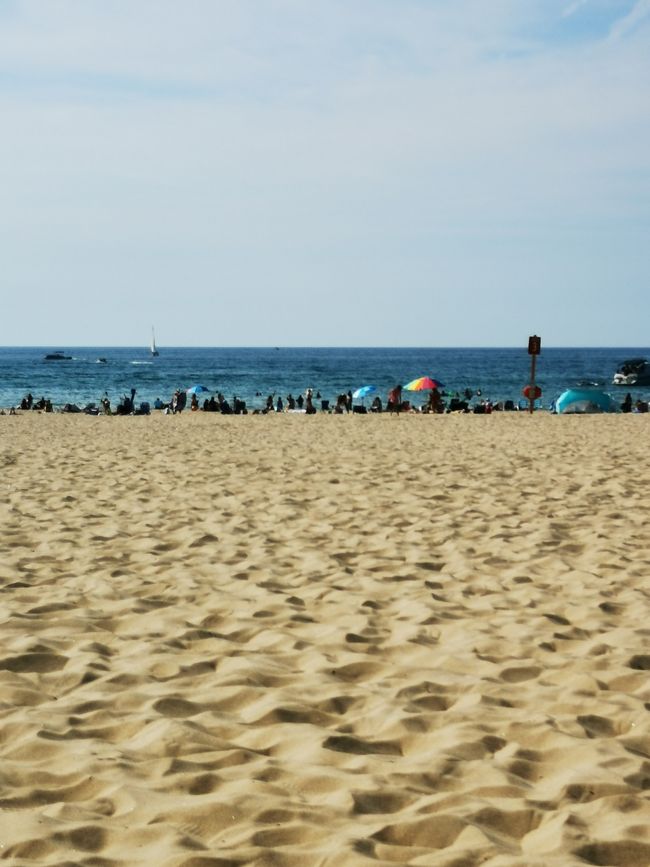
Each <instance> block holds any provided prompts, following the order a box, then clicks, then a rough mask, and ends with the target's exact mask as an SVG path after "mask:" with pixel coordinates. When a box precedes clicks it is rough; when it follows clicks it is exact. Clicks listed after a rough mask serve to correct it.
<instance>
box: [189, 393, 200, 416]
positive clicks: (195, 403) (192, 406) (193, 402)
mask: <svg viewBox="0 0 650 867" xmlns="http://www.w3.org/2000/svg"><path fill="white" fill-rule="evenodd" d="M198 408H199V402H198V400H197V397H196V394H194V393H193V394H192V400H191V401H190V410H191V411H192V412H196V411H197V410H198Z"/></svg>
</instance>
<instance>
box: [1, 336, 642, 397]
mask: <svg viewBox="0 0 650 867" xmlns="http://www.w3.org/2000/svg"><path fill="white" fill-rule="evenodd" d="M57 349H58V350H63V351H64V352H65V354H66V355H70V356H72V358H71V360H69V361H45V360H44V355H45V354H46V353H48V352H52V351H55V350H57ZM634 356H649V357H650V349H647V348H628V349H620V348H617V349H612V348H574V349H571V348H564V349H563V348H551V349H546V348H542V354H541V355H540V356H539V358H538V360H537V377H536V379H537V382H538V384H539V385H540V387H541V388H542V390H543V398H542V402H543V404H544V405H547V404H548V403H550V401H551V400H552V399H553V398H555V397H557V395H558V394H560V393H561V392H562V391H563V390H564V389H565V388H569V387H571V386H575V385H577V384H578V383H582V382H589V383H594V384H599V385H601V386H602V387H603V388H604V390H606V391H608V392H609V393H611V394H612V395H613V396H615V397H616V398H617V399H620V400H622V399H623V397H624V394H625V392H626V391H627V390H628V389H621V388H616V387H613V386H612V385H611V380H612V376H613V374H614V371H615V370H616V367H617V366H618V364H619V363H620V362H621V361H623V360H624V359H626V358H631V357H634ZM98 358H105V359H106V363H100V362H98ZM425 375H426V376H432V377H435V378H436V379H439V380H441V381H442V382H443V383H444V384H445V386H446V390H447V391H451V392H455V391H460V392H462V391H464V390H465V389H466V388H469V389H471V390H472V391H473V392H476V391H480V392H481V397H482V398H487V399H491V400H492V401H495V402H496V401H501V400H508V399H510V400H513V401H515V403H517V402H518V401H519V400H520V399H521V396H522V395H521V390H522V388H523V386H524V385H526V383H527V382H528V381H529V376H530V356H529V355H528V354H527V349H526V347H522V348H521V349H513V348H507V349H494V348H491V349H471V348H459V349H451V348H443V349H436V348H421V349H418V348H402V349H400V348H358V349H355V348H308V347H304V348H284V347H278V348H273V347H271V348H268V347H267V348H182V347H164V346H163V347H160V355H159V356H158V357H157V358H153V357H151V355H150V354H149V351H148V349H147V348H146V347H107V346H102V347H77V348H73V349H66V348H65V347H55V348H54V349H52V348H50V347H5V348H0V406H2V407H9V406H17V405H19V404H20V401H21V399H22V398H23V396H25V395H26V394H27V393H28V392H30V393H31V394H32V395H33V396H34V399H35V400H36V399H38V398H40V397H41V396H43V397H46V398H50V400H51V401H52V403H53V404H54V406H55V407H57V406H58V407H60V406H62V405H63V404H65V403H76V404H78V405H79V406H85V405H86V404H88V403H93V402H94V403H97V404H99V401H100V399H101V397H102V396H103V395H104V393H105V392H106V393H108V396H109V398H110V400H111V403H112V404H113V405H115V404H116V403H117V402H118V401H119V399H120V398H121V396H122V395H123V394H128V393H129V391H130V389H131V388H135V389H136V393H137V394H136V403H138V402H140V401H149V402H151V403H153V401H154V400H155V399H156V398H157V397H160V398H161V399H162V400H163V401H165V402H167V401H168V400H169V399H170V397H171V395H172V393H173V392H174V390H175V389H177V388H180V389H186V388H189V387H191V386H193V385H195V384H202V385H205V386H206V387H207V388H208V389H209V390H210V392H216V391H221V392H222V393H223V394H224V395H225V396H226V398H228V399H231V398H232V397H233V396H234V395H236V396H237V397H239V398H240V399H242V400H245V401H246V402H247V406H248V407H249V408H250V409H255V408H258V407H259V408H261V407H262V406H263V405H264V402H265V399H266V396H267V395H268V394H275V395H276V396H277V395H282V397H283V398H284V397H285V396H286V395H287V394H289V392H291V393H293V394H294V396H296V395H297V394H299V393H301V392H304V391H305V389H306V388H307V387H312V388H313V389H314V392H316V390H318V391H320V392H321V395H322V397H323V398H326V399H330V400H332V401H333V400H334V399H335V398H336V395H337V394H339V393H341V392H347V391H348V389H350V390H352V391H354V390H355V389H356V388H358V387H359V386H361V385H368V384H370V385H375V386H377V388H378V390H379V394H380V396H381V397H382V399H383V400H384V401H385V398H386V393H387V391H388V390H389V389H390V388H392V387H393V386H394V385H396V384H397V383H401V384H405V383H406V382H408V381H409V380H411V379H415V378H416V377H418V376H425ZM630 390H631V391H632V394H633V397H634V399H635V400H636V399H637V397H639V398H642V399H644V400H648V398H650V389H649V388H646V389H630ZM405 396H406V395H405ZM426 396H427V395H426V394H424V395H417V394H415V395H412V397H413V402H414V404H415V405H419V404H420V403H423V402H424V400H425V399H426Z"/></svg>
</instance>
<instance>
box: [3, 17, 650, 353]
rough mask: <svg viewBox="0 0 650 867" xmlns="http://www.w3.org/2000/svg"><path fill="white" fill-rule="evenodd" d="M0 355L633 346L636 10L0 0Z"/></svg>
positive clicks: (644, 183)
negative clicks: (22, 350) (239, 348)
mask: <svg viewBox="0 0 650 867" xmlns="http://www.w3.org/2000/svg"><path fill="white" fill-rule="evenodd" d="M0 111H1V115H0V116H1V118H2V130H1V135H0V173H1V175H0V180H1V186H0V189H1V198H0V202H1V205H0V287H1V292H2V298H3V317H2V318H3V323H4V328H3V334H2V337H1V338H0V344H5V345H10V344H11V345H22V344H47V345H53V344H55V345H57V346H58V347H65V346H74V345H84V344H89V345H132V344H142V343H146V342H147V340H148V335H149V332H150V327H151V325H152V324H153V325H155V326H156V334H157V338H158V342H159V343H160V344H161V345H208V346H209V345H320V346H322V345H404V346H409V345H415V346H418V345H432V346H454V345H456V346H458V345H461V346H470V345H473V346H490V345H499V346H510V345H525V343H526V341H527V337H528V334H530V333H533V332H536V333H538V334H541V335H542V338H543V340H544V343H545V345H555V346H561V345H578V346H579V345H583V346H591V345H610V346H648V345H650V315H649V314H650V0H636V2H635V0H327V2H326V0H229V2H226V0H183V2H178V0H0Z"/></svg>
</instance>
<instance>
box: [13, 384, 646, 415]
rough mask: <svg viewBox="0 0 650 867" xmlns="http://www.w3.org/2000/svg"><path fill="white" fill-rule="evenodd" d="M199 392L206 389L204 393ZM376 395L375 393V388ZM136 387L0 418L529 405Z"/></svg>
mask: <svg viewBox="0 0 650 867" xmlns="http://www.w3.org/2000/svg"><path fill="white" fill-rule="evenodd" d="M200 388H201V390H203V391H208V390H207V389H203V387H200ZM375 391H376V390H375ZM136 394H137V392H136V389H134V388H132V389H131V391H130V394H128V395H126V394H125V395H122V397H121V398H120V399H119V400H118V401H117V403H115V404H114V405H113V404H112V403H111V400H110V398H109V397H108V394H106V393H105V394H104V396H103V397H102V398H101V399H100V400H99V402H98V403H95V402H91V403H87V404H85V405H84V406H79V405H78V404H75V403H65V404H63V405H62V406H54V405H53V404H52V401H51V400H50V399H49V398H45V397H41V398H40V399H38V400H34V398H33V396H32V395H31V394H27V395H25V397H24V398H23V399H22V400H21V402H20V405H19V406H18V407H10V408H9V410H4V409H1V410H0V415H6V414H7V412H8V414H9V415H14V414H17V412H24V411H37V412H45V413H51V412H62V413H82V414H85V415H150V414H151V412H152V411H158V412H161V413H164V414H168V415H177V414H180V413H182V412H183V411H184V410H186V411H188V412H215V413H221V414H222V415H248V414H252V415H266V414H268V413H283V412H289V413H306V414H307V415H313V414H316V413H318V412H321V413H333V414H339V415H342V414H347V413H361V414H366V413H369V412H370V413H381V412H391V413H397V412H399V413H403V412H408V413H434V414H436V413H437V414H441V413H475V414H489V413H492V412H501V411H505V412H514V411H518V410H528V409H529V408H530V403H529V401H528V400H520V401H519V402H517V403H515V401H513V400H502V401H491V400H489V399H487V398H484V397H482V395H481V391H480V390H477V391H472V390H471V389H466V390H465V391H464V392H462V393H461V392H449V391H444V390H441V389H437V388H433V389H430V390H429V391H428V393H427V397H426V400H425V402H424V403H423V404H422V405H420V406H418V405H415V404H414V403H413V402H412V401H410V400H408V399H404V394H403V391H402V386H400V385H396V386H395V387H394V388H392V389H390V391H389V392H388V394H387V397H386V401H385V402H384V401H382V398H381V397H380V396H379V395H378V394H374V393H373V395H372V400H371V402H370V403H369V405H368V406H366V404H365V398H361V399H359V398H357V399H356V402H355V395H354V394H353V392H352V391H347V392H342V393H340V394H338V395H337V397H336V399H335V400H333V401H332V400H329V399H326V398H323V396H322V395H321V393H320V391H318V390H317V391H316V392H314V390H313V389H312V388H307V389H306V390H305V392H304V393H300V394H298V395H297V396H296V397H294V396H293V394H291V393H289V394H288V395H286V397H284V398H283V397H282V396H281V395H278V394H275V393H273V394H269V395H268V396H267V397H266V398H264V397H263V395H262V394H261V392H257V395H256V397H257V398H259V399H260V402H262V404H263V405H262V406H259V407H257V408H255V409H251V408H249V407H248V406H247V403H246V401H245V400H241V399H240V398H238V397H237V396H233V397H232V399H231V400H228V399H227V398H226V397H224V395H223V394H222V393H221V392H216V393H214V394H212V395H210V397H207V396H206V397H199V395H200V394H201V391H199V390H197V388H196V387H195V388H191V389H187V390H181V389H177V390H176V391H175V392H174V393H173V394H172V396H171V398H170V399H169V400H168V401H163V400H162V399H161V398H156V400H154V401H153V403H150V402H149V401H140V402H137V401H136ZM535 409H541V405H540V402H539V400H537V401H536V402H535ZM620 409H621V411H622V412H634V413H643V412H648V403H647V402H645V401H641V400H637V401H633V400H632V397H631V395H630V394H629V393H628V394H627V395H626V396H625V399H624V400H623V402H622V403H621V405H620Z"/></svg>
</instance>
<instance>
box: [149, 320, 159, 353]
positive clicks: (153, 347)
mask: <svg viewBox="0 0 650 867" xmlns="http://www.w3.org/2000/svg"><path fill="white" fill-rule="evenodd" d="M151 354H152V355H153V356H156V355H160V353H159V352H158V350H157V349H156V335H155V334H154V330H153V325H152V326H151Z"/></svg>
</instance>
